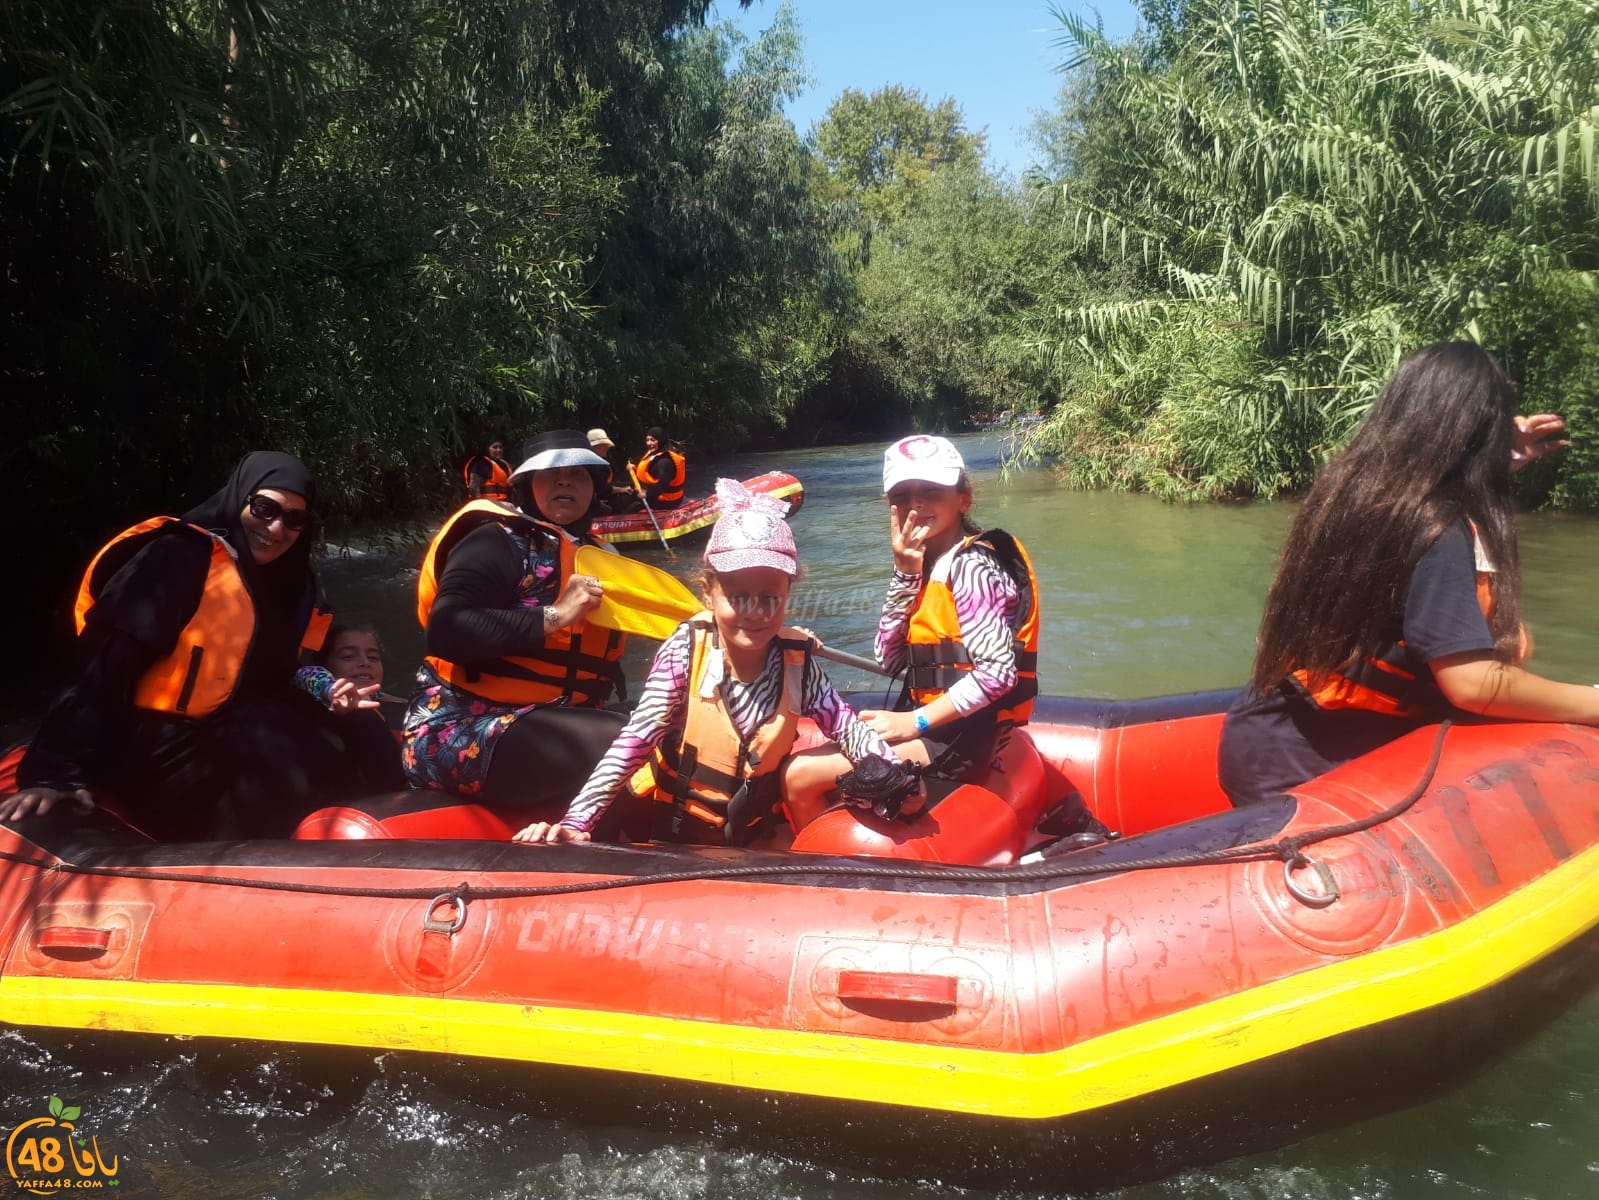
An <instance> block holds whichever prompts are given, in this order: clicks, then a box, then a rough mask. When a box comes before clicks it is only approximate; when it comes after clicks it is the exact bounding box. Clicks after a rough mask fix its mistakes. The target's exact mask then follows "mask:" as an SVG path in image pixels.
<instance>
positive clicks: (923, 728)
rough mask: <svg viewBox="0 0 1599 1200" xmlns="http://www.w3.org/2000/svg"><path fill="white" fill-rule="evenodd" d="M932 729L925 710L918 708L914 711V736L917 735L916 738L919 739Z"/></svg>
mask: <svg viewBox="0 0 1599 1200" xmlns="http://www.w3.org/2000/svg"><path fill="white" fill-rule="evenodd" d="M932 727H933V723H932V722H931V721H929V720H928V719H927V710H926V709H925V708H918V709H917V710H916V734H917V736H918V737H920V736H921V735H922V734H924V733H926V732H927V731H928V730H929V729H931V728H932Z"/></svg>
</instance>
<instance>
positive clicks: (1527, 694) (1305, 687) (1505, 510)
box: [1220, 342, 1599, 804]
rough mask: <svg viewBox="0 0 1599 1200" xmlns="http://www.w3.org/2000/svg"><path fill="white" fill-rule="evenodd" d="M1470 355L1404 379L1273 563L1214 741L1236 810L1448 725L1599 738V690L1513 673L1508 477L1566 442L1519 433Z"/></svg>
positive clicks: (1445, 352)
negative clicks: (1239, 689)
mask: <svg viewBox="0 0 1599 1200" xmlns="http://www.w3.org/2000/svg"><path fill="white" fill-rule="evenodd" d="M1514 404H1515V392H1514V388H1513V387H1512V385H1511V383H1510V380H1509V378H1508V377H1507V376H1506V375H1505V372H1504V369H1503V368H1502V367H1501V366H1500V365H1499V363H1498V362H1497V361H1496V360H1495V359H1494V357H1493V356H1492V355H1490V354H1489V353H1488V352H1487V351H1485V350H1483V349H1482V348H1481V347H1480V346H1477V345H1476V344H1475V343H1472V342H1440V343H1436V344H1434V345H1431V346H1426V347H1424V348H1422V349H1420V350H1417V351H1415V352H1414V353H1412V354H1410V355H1409V356H1407V357H1406V358H1405V360H1404V361H1403V362H1401V363H1400V364H1399V367H1398V369H1397V370H1396V371H1395V372H1394V374H1393V377H1392V378H1391V379H1390V380H1389V381H1388V383H1387V385H1386V386H1385V387H1384V388H1383V390H1382V393H1381V395H1379V396H1378V398H1377V401H1376V403H1375V404H1374V405H1373V407H1372V410H1371V414H1370V415H1369V416H1368V417H1367V418H1366V422H1365V424H1364V425H1363V426H1362V427H1361V429H1360V432H1359V433H1358V434H1356V436H1355V439H1354V440H1353V441H1352V442H1351V443H1350V444H1349V446H1348V448H1347V449H1345V450H1344V451H1343V453H1341V454H1340V455H1338V456H1337V457H1336V458H1335V459H1333V460H1332V462H1330V463H1329V464H1328V465H1327V467H1326V468H1325V469H1324V470H1323V471H1322V473H1321V475H1320V477H1319V478H1318V479H1317V480H1316V483H1315V485H1314V486H1313V487H1312V488H1311V490H1310V494H1309V495H1308V496H1307V497H1306V498H1305V501H1304V504H1303V505H1302V506H1301V508H1300V510H1299V513H1298V515H1297V516H1296V517H1295V519H1294V522H1293V526H1292V528H1291V529H1290V530H1289V534H1288V541H1287V543H1286V545H1285V546H1284V547H1283V552H1282V557H1281V560H1280V563H1279V566H1278V570H1277V577H1276V579H1275V580H1274V581H1273V583H1272V586H1271V592H1270V594H1269V596H1268V598H1267V601H1266V612H1265V615H1264V617H1263V619H1262V621H1261V627H1260V637H1259V643H1258V646H1257V649H1256V654H1255V665H1254V671H1253V674H1252V675H1251V678H1250V682H1249V686H1248V687H1247V688H1246V689H1245V690H1244V692H1243V694H1242V695H1241V696H1240V697H1239V699H1238V701H1237V702H1236V703H1235V704H1234V705H1233V708H1232V711H1231V712H1229V713H1228V715H1227V720H1226V724H1225V725H1224V727H1223V730H1222V739H1221V751H1220V771H1221V782H1222V786H1223V787H1224V788H1225V789H1226V791H1227V794H1228V796H1229V797H1230V798H1231V799H1232V801H1233V803H1234V804H1248V803H1252V802H1255V801H1259V800H1263V799H1266V798H1268V797H1270V796H1273V795H1277V794H1280V793H1282V792H1283V791H1285V790H1287V789H1289V788H1292V787H1295V786H1297V785H1299V784H1301V783H1303V782H1305V780H1307V779H1310V778H1313V777H1314V776H1317V775H1320V774H1322V773H1324V772H1326V771H1328V770H1331V769H1332V768H1333V767H1335V766H1337V765H1339V764H1340V763H1343V762H1347V761H1349V760H1350V759H1352V758H1356V757H1358V756H1359V755H1361V754H1364V753H1366V752H1367V751H1369V750H1373V749H1375V748H1376V747H1377V746H1380V745H1382V744H1384V743H1385V742H1388V741H1391V740H1392V739H1394V738H1396V737H1398V736H1400V735H1401V734H1403V733H1405V732H1407V731H1408V730H1410V729H1412V728H1415V727H1416V726H1418V725H1421V724H1424V723H1427V722H1430V721H1436V720H1439V719H1440V718H1442V717H1444V716H1447V715H1449V714H1450V713H1451V712H1454V711H1463V712H1468V713H1474V714H1479V715H1482V716H1488V717H1497V718H1502V719H1506V720H1528V721H1573V722H1579V723H1584V724H1599V691H1596V690H1595V689H1593V688H1590V687H1583V686H1579V685H1575V684H1567V683H1557V682H1554V681H1553V680H1549V679H1544V678H1542V677H1541V676H1538V675H1534V674H1533V673H1532V672H1530V671H1528V670H1527V669H1526V668H1525V667H1524V666H1523V665H1522V663H1523V662H1524V660H1525V659H1526V657H1527V654H1528V652H1529V650H1530V641H1529V639H1528V638H1527V635H1526V631H1525V629H1524V627H1523V626H1522V623H1521V566H1520V560H1519V557H1518V555H1517V548H1516V531H1515V506H1514V502H1513V498H1512V494H1511V487H1510V477H1511V472H1512V471H1513V470H1514V469H1516V468H1517V467H1518V466H1519V465H1521V464H1523V463H1525V462H1528V461H1531V460H1532V459H1533V458H1537V457H1539V456H1540V455H1542V454H1545V453H1548V452H1549V451H1550V450H1553V449H1558V448H1560V447H1562V446H1564V445H1565V444H1566V443H1565V442H1564V441H1563V440H1560V439H1559V434H1560V431H1561V430H1562V429H1564V423H1563V422H1562V421H1561V420H1560V419H1559V418H1558V417H1555V416H1553V415H1550V414H1540V415H1538V416H1536V417H1528V418H1520V417H1517V416H1515V410H1514Z"/></svg>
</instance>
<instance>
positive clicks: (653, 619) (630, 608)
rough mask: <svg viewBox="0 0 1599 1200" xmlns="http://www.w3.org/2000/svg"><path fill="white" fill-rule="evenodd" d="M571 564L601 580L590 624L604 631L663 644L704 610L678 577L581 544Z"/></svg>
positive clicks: (645, 564)
mask: <svg viewBox="0 0 1599 1200" xmlns="http://www.w3.org/2000/svg"><path fill="white" fill-rule="evenodd" d="M573 566H574V567H575V569H576V570H577V572H578V574H580V575H592V576H594V578H596V579H598V580H599V581H600V586H601V587H602V589H603V593H604V594H603V596H602V598H601V600H600V606H599V607H598V608H596V609H595V610H594V611H593V612H591V613H590V614H589V615H588V620H590V621H592V622H593V623H594V624H596V625H598V626H599V627H600V628H602V629H615V630H619V631H620V632H622V633H632V634H637V635H638V636H640V637H647V638H653V639H654V640H656V641H662V640H664V639H666V638H668V637H670V636H671V635H672V631H673V630H674V629H676V628H677V627H678V625H679V624H681V623H682V622H684V621H686V620H688V619H689V618H690V617H692V616H693V615H694V614H695V613H697V612H699V611H700V610H701V609H702V608H704V607H705V605H704V603H703V602H702V601H701V600H700V598H699V597H698V596H696V595H695V594H694V593H693V592H691V591H689V589H688V586H687V585H686V584H685V583H683V581H682V580H680V579H678V578H677V577H676V576H675V575H669V574H668V573H667V572H665V571H663V570H661V569H660V568H659V567H652V566H650V565H649V564H648V563H641V562H639V561H637V560H636V559H631V558H623V557H622V556H621V555H620V554H612V553H611V552H610V551H608V550H601V549H600V548H599V547H598V546H579V547H578V551H577V558H576V559H575V561H574V563H573Z"/></svg>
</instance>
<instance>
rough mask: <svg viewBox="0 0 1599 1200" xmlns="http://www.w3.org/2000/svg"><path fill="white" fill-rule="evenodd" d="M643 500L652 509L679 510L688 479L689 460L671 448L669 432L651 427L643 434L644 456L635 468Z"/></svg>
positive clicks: (657, 426) (640, 457)
mask: <svg viewBox="0 0 1599 1200" xmlns="http://www.w3.org/2000/svg"><path fill="white" fill-rule="evenodd" d="M634 472H635V476H636V478H637V479H638V483H639V487H640V488H641V489H642V490H643V496H644V499H645V500H646V501H647V502H648V503H649V506H650V507H651V508H668V509H670V508H676V507H677V506H678V505H680V504H682V503H683V485H684V484H685V483H686V482H687V480H688V460H687V459H685V458H684V457H683V455H682V453H681V452H680V451H678V450H677V449H675V448H674V447H673V445H672V439H671V438H669V437H667V436H666V430H664V429H662V428H661V427H660V426H659V425H654V426H651V427H650V428H649V429H648V430H646V431H645V434H644V453H643V454H641V455H640V456H639V461H638V466H637V467H636V468H635V469H634Z"/></svg>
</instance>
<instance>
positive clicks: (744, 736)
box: [515, 479, 914, 845]
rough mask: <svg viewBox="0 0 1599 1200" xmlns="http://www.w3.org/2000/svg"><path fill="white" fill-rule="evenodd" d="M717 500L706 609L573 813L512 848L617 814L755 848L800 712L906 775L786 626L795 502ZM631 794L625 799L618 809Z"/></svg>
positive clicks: (740, 494) (740, 493) (668, 646)
mask: <svg viewBox="0 0 1599 1200" xmlns="http://www.w3.org/2000/svg"><path fill="white" fill-rule="evenodd" d="M716 493H717V496H718V497H719V498H720V500H721V514H722V515H721V518H720V520H718V521H717V523H716V526H715V528H714V529H713V531H712V533H711V540H710V545H709V546H708V547H707V548H706V551H705V564H704V575H703V583H702V595H703V598H704V600H705V611H704V612H702V613H700V614H698V615H697V616H695V617H693V618H691V619H689V620H688V621H685V622H684V623H683V624H681V625H679V626H678V627H677V629H676V631H675V632H673V634H672V635H671V636H670V637H669V638H667V639H666V641H664V642H662V643H661V648H660V650H659V652H658V653H657V654H656V656H655V662H654V665H653V666H652V667H651V668H650V675H649V679H648V680H647V681H646V683H645V685H644V691H643V695H642V696H641V697H640V699H639V703H638V707H637V708H636V709H635V710H634V711H633V716H632V718H631V719H630V720H629V721H628V723H627V727H626V728H625V729H623V730H622V732H621V734H620V735H619V736H618V737H617V738H616V740H615V741H614V742H613V743H612V745H611V748H610V749H609V750H608V751H606V753H605V757H604V758H602V759H601V760H600V762H599V765H598V766H597V767H596V768H595V769H594V773H593V774H592V775H590V776H589V778H588V781H587V782H586V783H584V784H583V786H582V788H581V790H579V791H578V793H577V795H576V796H575V797H574V798H573V800H572V803H571V805H570V806H569V807H568V808H567V810H566V815H565V816H563V817H562V818H561V819H560V821H559V822H558V823H555V824H550V823H548V822H544V821H536V822H534V823H533V824H530V825H528V826H527V827H526V828H525V829H523V830H521V831H520V832H518V833H517V834H516V836H515V840H516V841H519V842H586V841H588V840H589V839H590V837H591V836H593V834H594V833H595V831H596V829H597V827H599V826H600V825H601V823H602V820H603V819H605V818H607V816H608V815H609V813H611V812H614V811H615V810H616V809H622V808H630V809H631V810H632V812H631V813H630V814H629V817H628V818H625V819H623V820H622V821H620V822H619V823H620V824H622V825H624V826H625V827H627V828H628V829H630V830H631V829H633V828H635V827H638V826H640V825H643V826H644V827H647V828H650V829H651V830H652V835H653V838H654V840H657V841H672V842H698V843H712V844H731V845H742V844H746V843H748V842H750V841H752V840H754V839H756V838H758V837H760V836H761V835H762V834H763V833H766V832H767V831H768V830H769V829H771V828H772V826H773V825H774V824H775V814H776V809H777V806H778V804H779V801H780V800H781V799H782V796H781V792H780V786H781V784H780V781H781V778H782V764H783V761H784V758H785V756H786V755H787V754H788V753H789V749H790V747H791V746H792V745H793V742H794V735H795V726H796V723H797V722H798V720H799V718H800V717H802V716H803V717H810V718H811V719H812V720H814V721H815V722H816V723H817V725H818V726H819V727H820V728H821V729H822V731H823V732H824V733H825V734H826V735H827V736H829V737H831V738H835V739H837V740H838V742H839V744H840V745H841V746H842V747H843V755H842V756H841V757H847V758H848V759H849V761H851V762H856V761H864V760H865V759H866V758H868V757H869V756H878V757H880V758H882V759H885V760H887V761H888V762H889V763H891V764H893V765H894V766H895V767H899V766H900V763H899V759H898V757H897V756H896V755H895V754H894V752H893V751H892V750H891V749H890V748H889V747H888V745H887V744H886V743H884V741H883V740H882V739H881V738H880V737H878V736H877V735H876V734H875V733H873V732H872V731H871V730H870V729H868V728H867V727H866V726H865V725H863V724H861V722H860V721H859V720H857V719H856V717H855V714H854V713H853V712H852V711H851V710H850V707H849V705H848V704H846V703H845V702H844V700H843V699H842V698H841V697H840V696H839V694H838V693H837V692H836V691H835V690H834V689H833V685H832V684H831V683H829V682H828V680H827V676H826V674H825V673H824V672H823V671H822V668H821V665H820V664H819V663H818V662H817V660H816V659H815V658H814V657H813V656H812V654H811V647H812V645H813V644H814V642H813V639H812V637H811V636H810V634H809V633H807V632H806V631H805V630H802V629H795V628H790V627H786V626H785V625H784V624H783V616H784V613H785V611H786V609H787V605H788V594H789V588H790V586H791V585H792V584H793V581H794V576H795V575H796V574H797V572H798V570H799V563H798V558H797V556H796V554H795V550H794V535H793V534H792V533H791V532H790V531H789V528H788V524H787V522H786V521H784V520H783V514H784V513H785V512H787V510H788V505H787V504H786V503H785V502H784V501H782V500H778V499H776V498H775V497H771V496H763V495H758V494H756V493H752V492H750V491H749V490H748V489H746V488H745V487H744V486H743V484H741V483H738V482H737V481H735V480H731V479H721V480H718V481H717V484H716ZM622 796H625V797H626V799H627V803H626V804H625V805H615V808H614V809H613V803H614V802H615V801H616V800H617V799H618V797H622ZM913 807H914V806H913V804H912V803H911V802H910V801H907V802H906V811H907V812H908V811H912V809H913ZM639 815H642V817H643V820H642V821H639V820H636V819H633V818H634V817H636V816H639Z"/></svg>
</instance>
